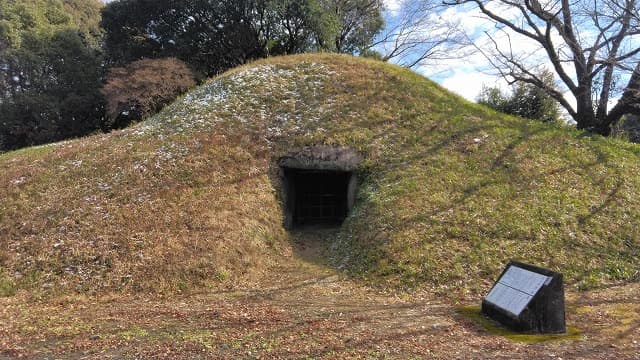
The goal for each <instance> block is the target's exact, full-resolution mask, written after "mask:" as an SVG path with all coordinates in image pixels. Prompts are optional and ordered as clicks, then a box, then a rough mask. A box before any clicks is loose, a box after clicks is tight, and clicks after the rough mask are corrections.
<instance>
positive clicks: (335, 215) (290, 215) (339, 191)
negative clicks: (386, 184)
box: [283, 168, 356, 229]
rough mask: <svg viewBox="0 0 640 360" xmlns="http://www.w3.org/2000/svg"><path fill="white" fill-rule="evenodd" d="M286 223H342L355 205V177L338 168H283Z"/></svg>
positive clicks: (298, 225)
mask: <svg viewBox="0 0 640 360" xmlns="http://www.w3.org/2000/svg"><path fill="white" fill-rule="evenodd" d="M283 170H284V184H283V185H284V190H285V205H286V206H285V226H286V227H287V228H290V229H291V228H294V227H301V226H308V225H325V226H339V225H340V224H342V222H343V221H344V219H345V218H346V217H347V214H348V213H349V211H350V210H351V208H352V207H353V203H354V198H355V190H356V189H355V188H356V176H355V174H354V173H353V172H348V171H335V170H315V169H294V168H283Z"/></svg>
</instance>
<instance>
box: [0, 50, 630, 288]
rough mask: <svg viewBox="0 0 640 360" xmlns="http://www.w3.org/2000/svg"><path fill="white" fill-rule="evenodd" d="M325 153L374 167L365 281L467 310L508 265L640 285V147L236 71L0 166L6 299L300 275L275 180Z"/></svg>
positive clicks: (359, 269) (379, 88)
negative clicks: (38, 292)
mask: <svg viewBox="0 0 640 360" xmlns="http://www.w3.org/2000/svg"><path fill="white" fill-rule="evenodd" d="M311 144H329V145H345V146H351V147H353V148H355V149H356V150H358V151H359V152H361V153H362V154H363V155H364V158H365V161H364V164H363V165H362V168H361V170H360V171H361V173H362V175H363V183H362V184H361V187H360V191H359V195H358V202H357V204H356V209H355V210H354V211H353V213H352V214H351V215H350V217H349V218H348V219H347V220H346V222H345V224H344V225H343V228H342V231H341V232H340V235H339V237H338V239H336V240H335V241H334V242H333V243H332V244H331V248H332V261H333V262H334V263H335V265H336V266H339V267H340V268H344V269H345V270H346V271H348V272H350V273H351V274H353V275H354V276H358V277H362V278H365V279H368V280H369V281H371V282H372V283H375V284H383V285H385V286H391V287H395V288H406V289H412V288H432V289H434V290H436V291H440V292H446V293H450V294H451V296H456V295H457V294H469V293H470V294H475V293H481V292H482V291H486V289H487V287H488V286H489V285H490V283H491V282H492V281H493V279H494V278H495V276H497V275H498V273H499V271H500V269H501V267H502V266H503V265H504V263H505V262H506V261H508V260H510V259H518V260H521V261H525V262H531V263H535V264H537V265H541V266H548V267H551V268H553V269H556V270H558V271H561V272H563V273H564V274H565V279H566V281H567V282H569V283H570V284H574V285H576V286H578V287H581V288H588V287H593V286H598V285H603V284H606V283H609V282H611V281H637V280H638V279H639V276H640V275H638V270H639V268H638V259H639V258H640V240H639V234H638V230H637V227H636V224H637V223H638V222H639V220H640V201H639V195H640V178H639V177H638V176H637V174H638V173H639V170H640V148H638V147H637V146H636V145H632V144H627V143H623V142H621V141H617V140H612V139H603V138H600V137H590V136H585V135H583V134H581V133H579V132H576V131H572V130H569V129H567V128H566V127H563V126H560V125H544V124H539V123H535V122H531V121H525V120H522V119H516V118H512V117H508V116H505V115H501V114H498V113H495V112H493V111H490V110H488V109H486V108H484V107H481V106H477V105H474V104H471V103H468V102H466V101H464V100H463V99H461V98H459V97H457V96H455V95H452V94H450V93H448V92H447V91H446V90H444V89H442V88H440V87H439V86H437V85H436V84H434V83H433V82H431V81H429V80H427V79H425V78H423V77H421V76H419V75H417V74H414V73H412V72H410V71H407V70H404V69H401V68H397V67H394V66H390V65H388V64H384V63H379V62H374V61H369V60H363V59H355V58H352V57H346V56H334V55H302V56H294V57H284V58H273V59H269V60H265V61H260V62H257V63H254V64H251V65H248V66H245V67H242V68H238V69H235V70H232V71H230V72H228V73H226V74H223V75H222V76H220V77H218V78H215V79H212V80H211V81H209V82H208V83H206V84H205V85H203V86H202V87H200V88H198V89H196V90H194V91H193V92H191V93H190V94H188V95H187V96H185V97H184V98H182V99H180V100H178V101H176V102H175V103H174V104H173V105H171V106H169V107H167V108H166V109H165V110H164V111H163V112H161V113H160V114H159V115H157V116H155V117H154V118H152V119H150V120H148V121H146V122H144V123H142V124H139V125H137V126H134V127H132V128H130V129H126V130H123V131H119V132H115V133H112V134H108V135H101V136H94V137H89V138H86V139H80V140H76V141H70V142H66V143H61V144H55V145H51V146H45V147H38V148H31V149H26V150H22V151H18V152H12V153H7V154H4V155H0V199H2V203H1V205H0V245H1V246H0V264H1V266H2V273H1V274H0V291H3V290H2V289H3V288H4V289H5V290H4V292H5V293H9V292H10V291H11V289H17V288H41V287H43V286H44V288H54V289H61V291H65V290H67V289H68V290H75V289H79V290H90V291H105V290H119V289H124V290H127V291H128V290H142V291H165V290H168V291H174V290H179V289H183V288H192V287H194V286H200V285H208V286H219V285H220V284H221V283H223V282H224V281H227V280H228V279H232V280H233V281H240V280H241V279H251V278H252V274H254V273H256V272H263V271H268V269H269V266H270V265H271V264H274V263H277V262H279V261H286V258H288V257H290V256H291V249H290V244H289V242H288V234H287V232H286V231H285V230H284V229H283V228H282V211H281V206H280V202H279V195H278V194H279V186H280V185H279V179H278V177H277V168H276V164H275V162H276V160H277V159H278V158H279V157H280V156H282V155H284V154H286V153H287V152H289V151H295V150H299V149H301V148H302V147H303V146H305V145H311ZM225 279H227V280H225ZM2 284H4V285H2Z"/></svg>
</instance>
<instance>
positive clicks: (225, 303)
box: [0, 231, 640, 359]
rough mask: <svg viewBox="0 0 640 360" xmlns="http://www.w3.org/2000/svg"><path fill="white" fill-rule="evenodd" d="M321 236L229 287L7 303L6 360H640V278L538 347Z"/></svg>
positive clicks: (573, 314) (3, 314)
mask: <svg viewBox="0 0 640 360" xmlns="http://www.w3.org/2000/svg"><path fill="white" fill-rule="evenodd" d="M319 233H320V234H322V235H321V236H308V234H306V235H305V236H300V237H299V238H298V241H297V245H296V246H297V254H296V256H295V259H292V261H291V262H290V263H287V264H283V265H282V267H281V268H280V269H278V271H277V272H276V274H277V276H275V277H274V276H273V273H270V274H269V276H265V278H264V279H262V280H261V281H259V282H257V283H256V284H255V285H252V286H233V285H230V286H229V287H228V290H227V291H223V292H220V291H215V292H214V291H211V292H201V293H197V294H189V295H182V296H177V297H171V298H159V297H151V296H124V295H118V296H110V297H103V298H99V299H96V298H87V297H72V298H71V297H65V298H60V299H56V300H54V301H52V300H49V301H46V302H44V301H35V302H30V301H29V300H27V299H28V296H27V295H24V294H18V295H16V296H13V297H9V298H0V359H13V358H38V359H40V358H43V359H54V358H55V359H58V358H68V359H109V358H113V359H116V358H117V359H120V358H125V359H155V358H158V359H181V358H182V359H193V358H203V359H205V358H206V359H231V358H249V359H252V358H255V359H274V358H296V359H297V358H311V359H313V358H327V359H343V358H372V359H379V358H394V359H395V358H398V359H414V358H415V359H422V358H426V359H486V358H493V359H640V286H639V284H630V285H624V286H617V287H611V288H608V289H601V290H598V291H592V292H587V293H572V292H570V291H568V292H567V323H568V325H570V326H573V327H576V328H577V329H578V331H579V332H580V336H578V337H577V338H573V339H565V340H555V341H547V342H540V343H535V344H527V343H522V342H515V341H511V340H508V339H507V338H504V337H502V336H498V335H492V334H491V333H490V332H488V331H487V330H486V329H484V328H483V327H482V326H481V325H479V324H478V323H477V322H475V321H473V320H472V319H470V318H467V317H465V316H463V315H461V313H460V312H459V306H460V305H461V304H451V303H448V302H447V301H443V300H439V299H438V298H436V297H435V296H433V295H430V294H428V293H426V292H422V293H416V294H411V295H403V296H398V295H396V294H393V293H383V292H380V291H379V290H373V289H370V288H367V287H365V286H363V285H362V284H361V283H358V282H356V281H353V280H351V279H349V278H347V277H345V276H344V275H343V274H341V273H340V272H338V271H336V270H334V269H332V268H329V267H327V266H325V265H323V262H322V253H323V251H324V250H323V246H321V243H322V239H321V237H322V236H327V233H326V231H322V232H319ZM329 235H330V234H329ZM462 305H464V304H462Z"/></svg>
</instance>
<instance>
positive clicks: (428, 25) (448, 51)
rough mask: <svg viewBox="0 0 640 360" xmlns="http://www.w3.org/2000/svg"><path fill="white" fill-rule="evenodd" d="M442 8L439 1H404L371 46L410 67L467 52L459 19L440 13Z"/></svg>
mask: <svg viewBox="0 0 640 360" xmlns="http://www.w3.org/2000/svg"><path fill="white" fill-rule="evenodd" d="M442 8H443V4H442V3H441V2H440V1H437V0H427V1H405V2H404V3H403V6H402V7H401V9H399V11H398V14H397V15H396V16H395V17H394V19H393V20H394V21H393V22H392V23H390V24H387V26H386V27H385V29H384V30H383V31H382V33H381V34H380V36H378V38H377V40H376V41H375V42H374V43H373V44H372V45H371V47H372V48H375V49H378V50H379V51H380V53H381V58H382V60H384V61H392V62H394V63H396V64H398V65H401V66H404V67H408V68H413V67H415V66H419V65H425V64H428V63H430V62H439V61H442V60H446V59H451V58H452V57H454V56H461V51H463V50H464V49H466V51H465V53H467V54H468V53H469V49H470V48H469V47H468V46H467V45H469V42H468V38H467V37H466V35H465V34H464V32H462V31H461V30H460V26H459V24H458V22H457V21H450V20H448V19H446V18H444V17H442V16H440V15H439V14H438V13H439V10H441V9H442Z"/></svg>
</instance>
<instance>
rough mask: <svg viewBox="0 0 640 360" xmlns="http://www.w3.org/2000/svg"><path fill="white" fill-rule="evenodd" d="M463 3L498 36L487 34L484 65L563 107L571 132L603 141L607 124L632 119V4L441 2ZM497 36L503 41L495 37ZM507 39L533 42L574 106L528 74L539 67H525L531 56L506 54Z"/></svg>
mask: <svg viewBox="0 0 640 360" xmlns="http://www.w3.org/2000/svg"><path fill="white" fill-rule="evenodd" d="M463 4H472V5H475V6H476V7H477V8H478V9H479V10H480V12H481V13H482V14H484V15H485V16H486V17H488V18H489V19H491V20H492V21H493V22H495V24H496V27H497V28H498V30H499V31H498V32H492V33H489V32H487V35H489V38H490V43H491V44H493V51H492V52H486V51H485V54H490V56H488V57H487V59H488V60H489V61H490V63H491V65H493V67H495V68H496V69H497V70H498V71H499V72H500V74H501V75H502V76H503V77H504V78H505V79H506V80H507V81H508V82H510V83H514V82H524V83H528V84H532V85H534V86H536V87H538V88H541V89H543V90H544V91H546V92H547V93H548V94H549V95H550V96H551V97H553V98H554V99H555V100H556V101H558V102H559V103H560V105H561V106H562V107H564V108H565V109H566V111H567V112H568V113H569V115H570V116H571V117H572V118H573V119H574V120H575V122H576V123H577V127H578V128H580V129H587V130H589V131H593V132H597V133H600V134H602V135H609V134H610V132H611V126H612V125H613V124H615V123H616V122H618V121H619V120H620V118H621V117H622V116H623V115H624V114H640V65H639V61H640V56H639V54H640V37H639V36H640V19H639V16H638V8H639V4H638V2H637V1H636V0H574V1H569V0H455V2H451V3H448V5H457V6H460V5H463ZM499 34H502V35H505V36H504V37H502V38H501V39H498V37H499ZM515 34H517V35H520V36H524V37H525V38H528V39H529V40H532V42H533V43H535V44H537V46H538V49H537V50H541V51H540V53H542V54H544V58H545V60H546V61H548V63H550V65H551V67H552V68H553V70H554V71H555V73H556V75H557V77H558V78H559V79H560V80H561V82H562V84H563V85H564V87H565V88H566V89H567V91H569V92H570V93H571V94H573V96H574V97H575V99H576V104H575V105H573V104H572V103H571V101H569V100H568V99H567V98H566V97H565V96H564V94H563V92H562V91H559V90H556V89H553V88H549V87H548V86H545V83H544V81H543V80H542V79H541V78H540V77H539V76H537V75H536V74H537V73H538V72H537V70H538V68H539V67H540V66H536V64H535V61H534V64H532V57H535V55H537V54H536V50H534V51H529V52H526V53H524V52H522V51H521V52H518V51H517V50H514V46H513V42H512V41H513V39H515V38H516V37H515ZM512 38H513V39H512ZM505 39H506V43H507V45H506V48H505V46H503V44H504V42H505V41H503V40H505ZM537 65H542V64H539V63H538V64H537ZM620 82H622V83H623V84H622V86H621V84H620ZM625 82H626V85H624V83H625ZM620 95H621V97H620V98H619V100H618V101H617V103H616V104H615V105H614V106H613V107H612V108H611V109H609V106H610V103H611V102H612V100H614V99H615V98H616V97H617V96H620Z"/></svg>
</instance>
